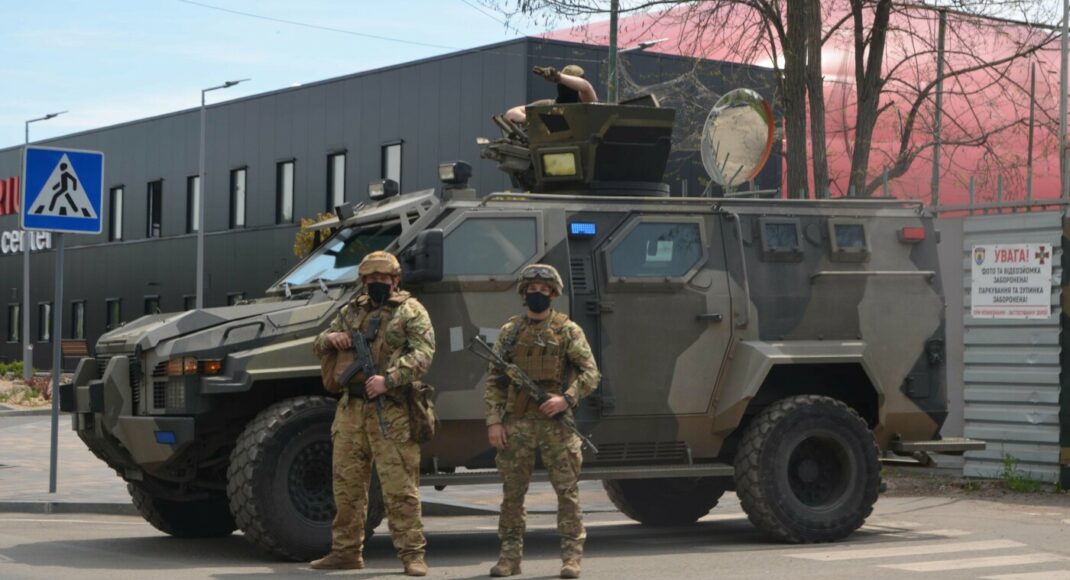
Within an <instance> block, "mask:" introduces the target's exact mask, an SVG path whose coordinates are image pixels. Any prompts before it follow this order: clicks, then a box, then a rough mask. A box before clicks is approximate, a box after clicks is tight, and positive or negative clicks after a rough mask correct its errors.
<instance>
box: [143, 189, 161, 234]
mask: <svg viewBox="0 0 1070 580" xmlns="http://www.w3.org/2000/svg"><path fill="white" fill-rule="evenodd" d="M148 197H149V205H148V219H147V221H148V225H149V227H148V232H147V233H146V234H145V235H146V237H150V238H158V237H160V234H161V232H162V230H163V180H162V179H157V180H156V181H150V182H149V195H148Z"/></svg>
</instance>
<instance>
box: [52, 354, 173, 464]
mask: <svg viewBox="0 0 1070 580" xmlns="http://www.w3.org/2000/svg"><path fill="white" fill-rule="evenodd" d="M131 365H137V360H136V359H134V358H133V357H130V356H127V355H115V356H112V357H111V358H110V359H109V360H108V361H107V364H106V365H105V367H104V370H103V372H101V371H100V370H99V367H98V365H97V361H96V360H95V359H92V358H83V359H82V360H81V361H79V363H78V368H77V369H76V370H75V372H74V379H73V380H72V381H71V383H70V384H66V385H61V386H60V409H61V410H63V411H65V412H69V413H72V414H73V419H74V429H75V430H76V431H78V432H79V434H80V435H81V436H82V438H83V439H93V438H102V439H104V440H106V441H107V442H108V443H116V442H117V443H118V445H114V444H113V445H101V446H99V447H100V448H101V449H105V450H106V451H105V453H106V455H107V457H105V460H106V461H107V462H108V463H109V464H110V465H112V466H113V467H115V468H117V469H120V468H121V469H130V468H132V467H140V468H142V469H145V470H148V471H153V470H156V469H158V468H160V467H162V466H164V465H165V464H167V463H168V462H169V461H171V460H172V459H174V458H175V457H177V456H179V455H181V454H182V453H183V452H184V451H185V450H186V448H188V447H189V446H190V444H191V443H192V442H193V438H194V420H193V418H192V417H174V416H151V417H139V416H136V412H137V409H136V395H135V392H134V387H135V386H136V385H132V384H131V377H134V380H135V381H136V380H138V379H137V377H138V375H139V373H140V371H139V369H138V368H137V367H136V366H135V368H134V369H133V370H134V372H133V373H131Z"/></svg>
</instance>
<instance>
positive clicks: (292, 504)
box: [227, 397, 384, 561]
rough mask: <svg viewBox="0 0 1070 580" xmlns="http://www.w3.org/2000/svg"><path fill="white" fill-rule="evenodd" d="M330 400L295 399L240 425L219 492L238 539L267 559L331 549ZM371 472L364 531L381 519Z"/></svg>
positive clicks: (378, 495) (302, 558)
mask: <svg viewBox="0 0 1070 580" xmlns="http://www.w3.org/2000/svg"><path fill="white" fill-rule="evenodd" d="M336 406H337V403H336V402H335V401H334V399H330V398H327V397H296V398H293V399H287V400H285V401H281V402H278V403H275V404H274V405H272V406H270V407H268V408H267V409H264V410H263V411H261V412H260V414H259V415H257V416H256V418H254V419H253V420H252V421H250V422H249V424H248V425H246V427H245V430H244V431H242V434H241V435H240V436H239V437H238V441H237V444H236V445H235V447H234V451H233V452H232V453H231V455H230V466H229V467H228V469H227V495H228V496H229V498H230V510H231V512H232V513H233V514H234V520H235V521H236V522H237V524H238V527H239V528H241V530H242V531H243V532H244V533H245V537H246V539H248V540H249V541H250V542H252V543H253V545H255V546H256V547H257V548H259V549H261V550H262V551H264V552H267V553H269V554H272V555H274V556H277V557H280V558H285V559H288V560H294V561H308V560H311V559H313V558H317V557H320V556H323V555H324V554H326V553H327V552H328V551H329V550H330V547H331V521H332V520H333V519H334V511H335V510H334V496H333V491H332V485H331V422H332V421H333V420H334V411H335V407H336ZM383 512H384V509H383V501H382V492H381V491H380V489H379V479H378V478H377V477H374V475H373V477H372V482H371V489H370V490H369V494H368V519H367V523H366V525H365V530H366V533H365V536H366V537H367V536H370V535H371V531H372V530H374V529H375V527H376V526H378V525H379V522H381V521H382V520H383Z"/></svg>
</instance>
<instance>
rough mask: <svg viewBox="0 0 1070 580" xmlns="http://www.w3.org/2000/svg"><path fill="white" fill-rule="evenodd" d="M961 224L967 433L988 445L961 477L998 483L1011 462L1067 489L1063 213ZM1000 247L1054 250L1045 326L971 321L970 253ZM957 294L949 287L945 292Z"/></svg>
mask: <svg viewBox="0 0 1070 580" xmlns="http://www.w3.org/2000/svg"><path fill="white" fill-rule="evenodd" d="M963 219H964V220H965V221H964V223H963V242H962V273H963V276H962V279H963V289H964V291H965V296H964V300H963V304H964V306H965V308H964V310H963V312H962V316H963V345H964V354H963V362H964V373H963V381H964V399H965V408H964V411H963V417H964V420H965V427H964V434H965V436H966V437H970V438H976V439H982V440H984V441H987V442H988V448H987V449H986V450H985V451H977V452H969V453H967V454H966V462H965V466H964V475H967V476H977V477H999V476H1000V475H1001V474H1002V473H1003V472H1004V465H1005V463H1004V462H1005V461H1008V460H1009V461H1014V462H1017V465H1016V469H1017V471H1018V472H1020V473H1024V474H1027V475H1028V476H1029V477H1030V478H1033V479H1037V480H1041V481H1047V482H1052V483H1054V482H1057V481H1059V479H1060V475H1062V477H1063V478H1064V482H1065V477H1067V473H1068V472H1070V465H1067V463H1070V459H1068V458H1067V457H1066V452H1064V451H1063V450H1064V449H1066V448H1067V447H1070V444H1068V442H1067V441H1066V437H1067V432H1070V425H1067V424H1066V423H1067V420H1066V418H1065V417H1064V420H1063V421H1062V422H1060V396H1061V394H1062V391H1063V389H1062V388H1061V383H1060V376H1061V364H1060V362H1061V358H1062V351H1063V349H1062V348H1061V344H1060V341H1061V340H1062V335H1063V332H1062V324H1063V321H1062V318H1061V312H1062V308H1061V304H1060V301H1061V297H1062V288H1061V281H1062V280H1063V263H1062V260H1063V235H1064V234H1063V229H1064V225H1063V224H1064V217H1063V212H1062V211H1049V212H1029V213H1015V214H1000V215H991V216H971V217H966V218H963ZM999 243H1005V244H1025V243H1049V244H1051V245H1052V254H1053V259H1054V260H1053V263H1052V279H1053V280H1052V292H1051V304H1052V315H1051V316H1050V317H1048V318H1047V319H1044V320H989V319H975V318H973V317H972V316H971V315H970V305H971V301H970V292H971V283H970V277H971V260H972V250H973V247H974V246H975V245H981V244H999ZM945 279H946V280H952V279H953V277H951V276H947V277H946V278H945ZM952 288H953V287H952V286H951V285H950V284H949V285H948V288H947V291H948V292H952V291H953V289H952ZM1068 360H1070V358H1068ZM1064 406H1065V402H1064ZM1063 413H1064V414H1065V413H1066V411H1063ZM1060 424H1062V425H1063V427H1062V431H1061V430H1060ZM1060 471H1062V472H1063V473H1062V474H1060Z"/></svg>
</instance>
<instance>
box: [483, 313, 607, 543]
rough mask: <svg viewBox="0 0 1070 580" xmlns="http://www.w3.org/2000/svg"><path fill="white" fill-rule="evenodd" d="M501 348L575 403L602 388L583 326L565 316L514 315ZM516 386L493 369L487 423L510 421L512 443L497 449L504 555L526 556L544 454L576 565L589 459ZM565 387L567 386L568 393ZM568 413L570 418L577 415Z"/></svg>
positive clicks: (561, 526) (560, 521) (550, 389)
mask: <svg viewBox="0 0 1070 580" xmlns="http://www.w3.org/2000/svg"><path fill="white" fill-rule="evenodd" d="M511 337H515V343H514V344H513V346H512V348H509V345H507V344H506V343H507V342H509V341H511ZM495 350H496V351H497V352H498V353H499V354H500V355H501V356H502V357H503V358H505V359H506V360H509V361H511V362H513V363H515V364H516V365H517V366H518V367H520V369H521V370H523V371H524V372H525V373H527V374H528V376H530V377H531V378H532V379H533V380H534V381H535V382H537V383H538V384H539V386H540V387H542V389H543V390H545V391H547V392H549V393H553V394H559V395H560V394H566V395H568V397H570V398H571V399H572V401H573V404H575V402H578V401H579V400H580V399H582V398H583V397H585V396H587V395H589V394H591V392H593V391H594V390H595V387H597V386H598V380H599V377H600V374H599V372H598V367H597V366H596V364H595V361H594V356H593V355H592V354H591V348H590V346H589V345H588V344H587V338H586V337H585V336H584V334H583V330H582V329H581V328H580V327H579V325H577V324H576V323H575V322H572V321H571V320H569V318H568V316H567V315H565V314H562V313H559V312H553V311H551V313H550V316H549V317H547V318H546V319H545V320H541V321H535V320H532V319H530V318H528V317H527V316H514V317H513V318H511V319H510V320H509V321H508V322H506V323H505V325H504V326H502V328H501V334H499V335H498V341H497V344H496V345H495ZM570 377H571V380H569V378H570ZM510 382H511V381H510V380H509V378H508V377H507V376H504V375H503V374H502V373H500V372H499V371H497V370H496V369H494V367H493V366H492V367H491V369H490V371H489V374H488V377H487V384H486V394H485V396H484V401H485V403H486V411H487V425H488V426H489V425H495V424H498V423H504V424H505V430H506V437H507V443H506V446H505V449H502V450H499V451H498V454H497V457H496V458H495V461H496V463H497V466H498V471H499V473H501V477H502V487H503V493H502V506H501V516H500V519H499V520H498V536H499V538H501V542H502V545H501V557H502V559H505V560H511V561H515V562H517V563H519V561H520V559H521V556H522V555H523V549H524V528H525V524H526V512H525V510H524V495H525V494H526V493H527V491H528V484H529V483H530V481H531V473H532V469H533V467H534V464H535V450H536V448H538V449H539V452H540V453H541V455H542V462H543V465H545V466H546V468H547V470H548V471H549V476H550V483H551V484H552V485H553V488H554V491H556V492H557V497H558V510H557V530H558V533H559V534H560V535H561V557H562V560H565V561H575V562H577V563H578V561H579V560H580V558H581V556H582V555H583V542H584V540H585V539H586V537H587V534H586V532H585V531H584V528H583V512H582V510H581V509H580V498H579V488H578V487H577V479H578V477H579V474H580V465H581V463H582V461H583V455H582V453H581V448H580V446H581V443H580V439H579V437H577V436H576V435H575V434H573V433H571V432H570V431H568V430H567V429H566V428H565V427H564V426H562V425H561V424H559V423H558V421H555V420H553V419H551V418H548V417H546V416H545V415H543V414H542V413H540V412H539V410H538V406H537V405H535V403H534V401H532V400H531V399H530V398H529V397H528V396H527V393H526V392H522V391H521V392H518V391H517V389H515V388H512V387H511V386H510ZM566 384H567V388H563V387H564V386H565V385H566ZM564 412H565V413H572V410H571V409H568V410H566V411H564Z"/></svg>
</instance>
